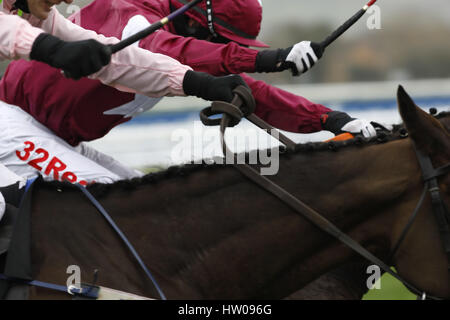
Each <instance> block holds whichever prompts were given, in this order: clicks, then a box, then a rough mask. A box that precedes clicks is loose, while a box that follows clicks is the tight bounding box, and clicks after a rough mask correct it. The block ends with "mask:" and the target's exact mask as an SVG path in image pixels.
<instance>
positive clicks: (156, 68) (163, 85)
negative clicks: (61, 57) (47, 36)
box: [41, 7, 192, 97]
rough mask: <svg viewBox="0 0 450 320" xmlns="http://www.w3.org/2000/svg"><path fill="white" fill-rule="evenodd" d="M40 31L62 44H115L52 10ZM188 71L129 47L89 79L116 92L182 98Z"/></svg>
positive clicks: (158, 57) (164, 58) (166, 57)
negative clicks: (77, 42)
mask: <svg viewBox="0 0 450 320" xmlns="http://www.w3.org/2000/svg"><path fill="white" fill-rule="evenodd" d="M41 28H42V29H43V30H44V31H46V32H48V33H51V34H52V35H54V36H56V37H58V38H60V39H62V40H65V41H79V40H85V39H95V40H97V41H99V42H101V43H104V44H113V43H117V42H118V41H119V40H118V39H116V38H107V37H105V36H103V35H99V34H97V33H96V32H94V31H90V30H86V29H83V28H81V27H80V26H78V25H76V24H74V23H72V22H70V21H69V20H67V19H66V18H65V17H64V16H62V15H61V14H60V13H59V12H58V10H57V9H56V8H54V7H53V8H52V10H51V12H50V14H49V16H48V18H47V19H46V20H44V21H43V23H42V26H41ZM188 70H192V69H191V68H190V67H188V66H185V65H182V64H181V63H180V62H178V61H176V60H175V59H172V58H170V57H168V56H164V55H161V54H155V53H152V52H148V51H146V50H143V49H140V48H137V47H134V46H130V47H127V48H125V49H123V50H121V51H119V52H117V53H116V54H113V55H112V57H111V62H110V64H108V65H107V66H105V67H104V68H103V69H101V70H100V71H99V72H97V73H95V74H93V75H91V76H90V78H94V79H98V80H100V81H102V82H103V83H105V84H108V85H111V86H113V87H115V88H117V89H119V90H122V91H127V92H137V93H141V94H144V95H147V96H151V97H160V96H185V93H184V91H183V79H184V76H185V73H186V72H187V71H188Z"/></svg>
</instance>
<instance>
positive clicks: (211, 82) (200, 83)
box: [183, 70, 248, 102]
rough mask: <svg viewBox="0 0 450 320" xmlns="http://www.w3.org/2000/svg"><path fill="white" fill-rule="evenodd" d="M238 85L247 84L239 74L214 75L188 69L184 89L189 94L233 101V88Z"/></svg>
mask: <svg viewBox="0 0 450 320" xmlns="http://www.w3.org/2000/svg"><path fill="white" fill-rule="evenodd" d="M237 86H246V87H247V88H248V86H247V84H246V83H245V81H244V80H243V79H242V78H241V76H239V75H237V74H233V75H229V76H224V77H214V76H212V75H210V74H207V73H204V72H196V71H190V70H189V71H187V72H186V74H185V76H184V79H183V90H184V92H185V93H186V94H187V95H188V96H196V97H199V98H202V99H204V100H208V101H225V102H231V101H232V100H233V97H234V94H233V90H234V88H236V87H237Z"/></svg>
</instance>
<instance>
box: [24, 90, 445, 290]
mask: <svg viewBox="0 0 450 320" xmlns="http://www.w3.org/2000/svg"><path fill="white" fill-rule="evenodd" d="M398 102H399V109H400V113H401V115H402V118H403V120H404V123H405V125H406V128H407V129H408V132H409V137H410V138H401V137H400V134H399V132H398V131H397V132H396V133H395V134H393V135H387V136H385V137H384V138H383V139H378V140H377V139H374V140H373V141H370V142H366V141H364V140H358V139H355V140H352V141H347V142H342V143H341V144H340V143H334V144H333V145H329V144H326V143H314V144H307V145H300V146H299V148H298V151H297V152H294V153H287V154H284V155H282V156H281V157H280V172H279V173H278V174H277V175H276V176H274V177H273V178H272V180H273V181H275V182H276V183H278V184H280V185H281V186H283V187H284V188H285V189H287V190H289V191H290V192H291V193H293V194H294V195H295V196H296V197H298V198H299V199H301V200H302V201H304V202H305V203H306V204H308V205H309V206H310V207H312V208H314V209H315V210H316V211H318V212H319V213H321V214H323V215H324V216H325V217H326V218H327V219H328V220H330V221H332V222H333V223H334V224H335V225H337V226H338V227H339V228H341V229H342V230H344V231H345V232H347V233H348V234H349V235H350V236H351V237H352V238H354V239H355V240H356V241H358V242H359V243H361V244H362V245H363V246H364V247H365V248H367V249H369V250H370V251H371V252H372V253H374V254H376V255H377V256H378V257H379V258H381V259H384V260H386V259H387V257H388V255H389V253H390V251H391V249H392V246H393V245H394V243H395V242H396V240H397V239H398V237H399V235H400V234H401V232H402V230H403V227H404V226H405V224H406V223H407V221H408V218H409V215H410V214H411V212H412V211H413V209H414V207H415V205H416V203H417V201H418V199H419V197H420V194H421V191H422V188H423V182H422V178H421V171H420V168H419V165H418V163H417V160H416V155H415V152H414V150H413V147H412V140H414V142H415V143H416V145H417V146H418V148H419V149H421V150H422V151H423V152H425V153H426V154H428V155H430V157H431V159H432V161H433V164H434V166H435V167H438V166H441V165H443V164H446V163H448V162H449V161H450V134H449V130H450V116H448V115H447V114H444V115H441V117H440V120H439V121H438V120H436V119H435V118H433V117H432V116H430V115H428V114H427V113H425V112H423V111H422V110H421V109H419V108H418V107H416V106H415V104H414V103H413V101H412V100H411V99H410V98H409V96H408V95H407V94H406V92H404V91H403V90H402V89H400V90H399V93H398ZM380 140H383V141H380ZM439 183H440V187H441V190H442V193H443V198H444V201H445V202H446V203H450V202H449V200H450V199H449V198H450V191H449V188H450V176H449V175H447V176H445V177H442V178H440V179H439ZM89 190H90V191H91V192H92V193H93V194H94V195H95V196H96V197H97V199H98V200H99V201H100V202H101V203H102V205H103V206H104V207H105V209H106V210H107V211H108V212H109V213H110V214H111V216H112V217H113V218H114V220H115V221H116V223H117V224H118V225H119V226H120V227H121V228H122V230H123V232H124V233H125V234H126V235H127V236H128V237H129V239H130V241H131V242H132V243H133V244H134V246H135V247H136V249H137V251H138V252H139V253H140V254H141V256H142V257H143V259H144V261H145V263H146V264H147V265H148V266H149V268H150V269H151V270H152V272H153V274H154V276H155V278H156V279H157V280H158V282H159V284H160V286H161V288H162V289H163V291H164V292H165V294H166V296H167V298H169V299H254V298H263V299H266V298H270V299H281V298H285V297H287V296H289V295H290V294H292V293H293V292H295V291H296V290H298V289H299V288H302V287H304V286H305V285H307V284H309V283H311V282H312V281H314V280H315V279H317V278H319V277H320V276H321V275H324V274H325V273H327V272H329V271H330V270H333V269H336V268H338V267H339V266H342V265H344V264H346V263H349V262H351V261H353V260H354V259H355V258H357V257H358V256H357V255H356V254H355V253H354V252H353V251H351V250H350V249H348V248H347V247H346V246H345V245H343V244H342V243H340V242H338V241H337V240H335V239H334V238H332V237H331V236H329V235H327V234H325V233H324V232H323V231H321V230H320V229H318V228H317V227H316V226H314V225H312V224H311V223H310V222H309V221H307V220H306V219H304V218H303V217H301V216H299V215H297V214H296V213H294V211H293V210H292V209H291V208H290V207H288V206H286V205H285V204H284V203H282V202H280V201H279V200H278V199H277V198H275V197H273V196H272V195H271V194H269V193H267V192H266V191H264V190H263V189H261V188H259V187H258V186H256V185H255V184H254V183H253V182H251V181H249V180H247V179H245V178H243V176H242V175H241V174H240V173H239V172H238V171H237V170H235V169H234V168H233V167H231V166H224V165H206V164H205V165H187V166H183V167H174V168H170V169H168V170H166V171H164V172H162V173H156V174H150V175H147V176H145V177H144V178H142V179H140V180H132V181H124V182H118V183H115V184H113V185H93V186H91V187H89ZM33 199H34V201H33V205H32V232H31V237H32V250H31V252H32V270H33V278H34V279H38V280H41V281H48V282H52V283H59V284H65V283H66V280H67V277H68V275H67V273H66V270H67V267H68V266H69V265H78V266H80V268H81V270H82V277H83V279H82V280H83V282H89V281H90V280H91V277H92V272H93V270H94V269H98V270H99V281H98V284H100V285H102V286H105V287H109V288H114V289H117V290H122V291H126V292H131V293H134V294H138V295H141V296H147V297H155V298H156V297H157V294H156V292H155V290H154V288H153V286H152V284H151V282H150V281H149V280H148V279H147V278H146V276H145V274H144V273H143V272H142V271H141V269H140V268H139V266H138V264H137V263H136V262H135V260H134V259H133V258H132V256H131V255H130V254H129V252H128V251H127V250H126V248H125V247H124V245H123V244H122V242H121V241H120V240H119V238H118V237H117V236H116V234H115V233H114V232H113V231H112V229H111V228H110V226H109V225H108V224H107V223H106V222H105V220H104V219H103V217H102V216H101V215H100V214H99V213H98V212H97V211H96V209H95V208H94V207H93V206H92V204H91V203H89V202H88V201H87V200H86V198H85V196H84V195H83V194H82V193H81V192H80V191H79V190H78V189H76V188H74V187H73V186H71V185H68V184H60V183H38V184H37V185H35V187H34V194H33ZM394 265H395V267H396V268H397V270H398V271H399V273H400V274H401V275H402V276H403V277H404V278H405V279H406V280H408V281H409V282H411V283H412V284H413V285H415V286H416V287H419V288H421V289H423V290H425V291H426V292H427V293H430V294H432V295H436V296H440V297H446V298H448V297H450V286H449V275H448V270H447V259H446V256H445V253H444V250H443V247H442V242H441V239H440V235H439V232H438V230H437V225H436V222H435V219H434V216H433V214H432V210H431V204H430V200H429V199H428V198H427V199H426V201H425V203H424V205H423V206H422V208H421V209H420V211H419V213H418V216H417V219H416V221H415V222H414V224H413V226H412V228H411V229H410V231H409V233H408V234H407V236H406V238H405V241H404V242H403V243H402V245H401V247H400V249H399V251H398V252H397V254H396V256H395V257H394ZM62 297H65V296H64V295H62V294H60V293H57V292H53V291H51V290H48V289H40V288H36V287H33V288H32V289H31V298H62Z"/></svg>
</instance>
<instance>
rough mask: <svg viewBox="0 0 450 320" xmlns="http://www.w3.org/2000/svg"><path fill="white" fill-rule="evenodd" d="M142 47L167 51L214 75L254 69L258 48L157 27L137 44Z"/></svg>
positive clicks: (172, 55)
mask: <svg viewBox="0 0 450 320" xmlns="http://www.w3.org/2000/svg"><path fill="white" fill-rule="evenodd" d="M139 46H140V47H141V48H144V49H147V50H150V51H152V52H157V53H162V54H165V55H168V56H170V57H172V58H174V59H176V60H178V61H180V62H181V63H182V64H185V65H188V66H190V67H192V68H193V69H194V70H195V71H202V72H207V73H209V74H212V75H215V76H221V75H228V74H239V73H242V72H249V73H252V72H255V61H256V55H257V54H258V51H257V50H254V49H249V48H245V47H242V46H240V45H238V44H236V43H234V42H230V43H228V44H226V45H225V44H216V43H211V42H208V41H205V40H197V39H195V38H186V37H182V36H178V35H176V34H173V33H171V32H168V31H165V30H160V31H158V32H155V34H154V35H151V36H149V37H147V38H145V39H144V40H142V41H141V42H140V44H139Z"/></svg>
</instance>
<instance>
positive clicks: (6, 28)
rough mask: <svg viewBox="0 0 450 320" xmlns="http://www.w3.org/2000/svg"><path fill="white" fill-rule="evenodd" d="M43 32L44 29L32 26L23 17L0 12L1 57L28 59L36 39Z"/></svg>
mask: <svg viewBox="0 0 450 320" xmlns="http://www.w3.org/2000/svg"><path fill="white" fill-rule="evenodd" d="M42 33H43V30H42V29H39V28H35V27H33V26H31V25H30V24H29V23H28V22H27V21H25V20H23V19H22V18H20V17H18V16H12V15H7V14H5V13H3V12H0V57H1V58H2V59H28V58H29V56H30V52H31V48H32V46H33V43H34V41H35V40H36V38H37V37H38V36H39V35H40V34H42Z"/></svg>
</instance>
